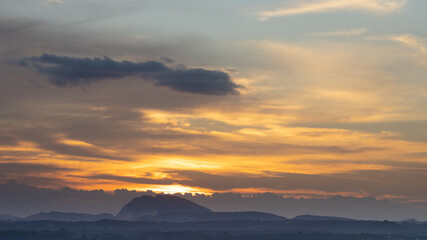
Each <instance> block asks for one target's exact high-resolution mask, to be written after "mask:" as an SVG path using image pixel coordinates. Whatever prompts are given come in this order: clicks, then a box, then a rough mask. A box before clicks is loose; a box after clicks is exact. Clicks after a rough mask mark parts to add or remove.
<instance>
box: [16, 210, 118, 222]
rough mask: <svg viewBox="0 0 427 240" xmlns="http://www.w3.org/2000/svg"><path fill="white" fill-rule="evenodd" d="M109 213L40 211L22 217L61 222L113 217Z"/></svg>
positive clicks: (29, 219)
mask: <svg viewBox="0 0 427 240" xmlns="http://www.w3.org/2000/svg"><path fill="white" fill-rule="evenodd" d="M114 218H115V217H114V216H113V215H112V214H109V213H101V214H97V215H92V214H84V213H65V212H47V213H46V212H41V213H37V214H34V215H31V216H28V217H26V218H24V219H23V220H25V221H61V222H80V221H88V222H92V221H99V220H102V219H114Z"/></svg>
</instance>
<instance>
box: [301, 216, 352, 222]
mask: <svg viewBox="0 0 427 240" xmlns="http://www.w3.org/2000/svg"><path fill="white" fill-rule="evenodd" d="M293 220H301V221H356V220H355V219H351V218H342V217H332V216H316V215H300V216H296V217H294V218H293Z"/></svg>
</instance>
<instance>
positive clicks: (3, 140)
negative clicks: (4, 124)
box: [0, 135, 18, 146]
mask: <svg viewBox="0 0 427 240" xmlns="http://www.w3.org/2000/svg"><path fill="white" fill-rule="evenodd" d="M17 143H18V141H17V140H16V139H15V138H13V137H11V136H2V135H0V146H1V145H6V146H10V145H15V144H17Z"/></svg>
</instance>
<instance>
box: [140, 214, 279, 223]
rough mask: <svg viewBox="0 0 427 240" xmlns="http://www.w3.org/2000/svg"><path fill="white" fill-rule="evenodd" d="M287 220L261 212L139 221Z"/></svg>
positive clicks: (163, 216)
mask: <svg viewBox="0 0 427 240" xmlns="http://www.w3.org/2000/svg"><path fill="white" fill-rule="evenodd" d="M286 219H287V218H285V217H281V216H277V215H274V214H271V213H263V212H205V213H161V214H157V215H147V216H144V217H141V218H140V219H139V220H143V221H152V222H212V221H235V220H246V221H279V220H286Z"/></svg>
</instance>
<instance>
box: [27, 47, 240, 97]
mask: <svg viewBox="0 0 427 240" xmlns="http://www.w3.org/2000/svg"><path fill="white" fill-rule="evenodd" d="M20 65H22V66H25V67H28V68H31V69H34V70H36V71H37V72H39V73H41V74H44V75H48V76H49V77H50V79H49V80H50V82H51V83H52V84H54V85H56V86H58V87H65V86H76V85H88V84H90V83H92V82H96V81H102V80H106V79H119V78H124V77H129V76H137V77H139V78H141V79H143V80H145V81H152V82H153V83H154V85H156V86H162V87H167V88H170V89H172V90H175V91H178V92H187V93H195V94H203V95H227V94H238V91H237V88H239V87H240V86H239V85H237V84H235V83H234V82H233V81H232V80H231V78H230V76H229V75H228V74H227V73H225V72H222V71H213V70H207V69H203V68H194V69H187V68H185V67H181V68H180V69H172V68H169V67H168V66H166V65H164V64H163V63H161V62H157V61H147V62H141V63H133V62H130V61H121V62H118V61H114V60H113V59H111V58H108V57H104V58H74V57H67V56H56V55H51V54H43V55H41V56H39V57H31V58H23V59H21V61H20Z"/></svg>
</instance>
